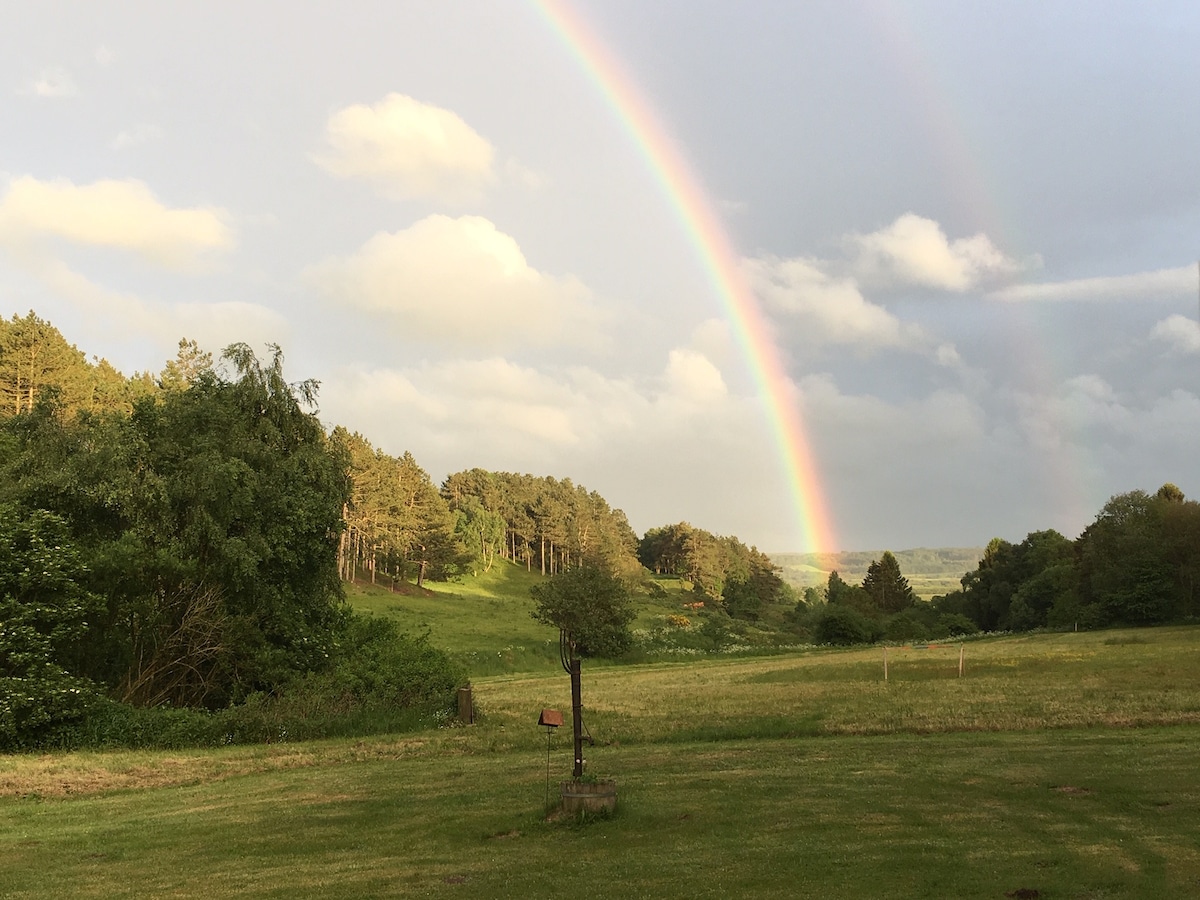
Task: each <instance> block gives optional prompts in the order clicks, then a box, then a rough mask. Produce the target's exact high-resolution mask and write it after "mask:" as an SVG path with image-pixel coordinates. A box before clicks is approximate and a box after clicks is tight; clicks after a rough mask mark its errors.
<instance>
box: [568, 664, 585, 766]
mask: <svg viewBox="0 0 1200 900" xmlns="http://www.w3.org/2000/svg"><path fill="white" fill-rule="evenodd" d="M571 727H572V729H574V731H575V772H574V776H575V777H576V778H580V777H582V776H583V689H582V688H581V687H580V684H579V660H578V659H573V660H571Z"/></svg>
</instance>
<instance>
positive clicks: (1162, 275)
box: [988, 266, 1196, 302]
mask: <svg viewBox="0 0 1200 900" xmlns="http://www.w3.org/2000/svg"><path fill="white" fill-rule="evenodd" d="M1195 292H1196V268H1195V267H1194V266H1181V267H1179V268H1177V269H1158V270H1156V271H1152V272H1137V273H1135V274H1133V275H1114V276H1109V277H1103V278H1077V279H1074V280H1071V281H1049V282H1043V283H1041V284H1018V285H1013V286H1011V287H1006V288H1002V289H1000V290H998V291H993V292H991V293H990V294H988V296H989V297H990V298H991V299H993V300H1004V301H1009V302H1016V301H1047V302H1049V301H1066V300H1151V299H1161V298H1165V297H1178V296H1187V295H1194V294H1195Z"/></svg>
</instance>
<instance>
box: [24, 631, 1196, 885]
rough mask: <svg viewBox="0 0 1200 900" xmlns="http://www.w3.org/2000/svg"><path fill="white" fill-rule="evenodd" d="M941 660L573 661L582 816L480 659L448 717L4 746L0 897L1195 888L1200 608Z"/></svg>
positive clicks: (553, 681)
mask: <svg viewBox="0 0 1200 900" xmlns="http://www.w3.org/2000/svg"><path fill="white" fill-rule="evenodd" d="M957 662H958V648H957V646H949V645H948V646H945V647H931V648H928V649H920V650H919V649H907V650H906V649H901V648H893V649H892V650H890V651H889V680H888V682H887V683H886V684H885V683H884V682H883V680H882V650H878V649H871V650H854V651H838V652H831V651H824V652H806V653H798V654H790V655H786V656H776V657H764V658H754V659H718V660H705V661H700V662H693V663H688V664H679V663H676V664H665V663H657V664H653V665H646V666H610V667H597V666H591V665H589V664H587V663H585V668H584V682H583V697H584V704H585V718H586V721H587V724H588V727H589V729H590V731H591V733H592V734H593V735H594V736H595V738H596V745H595V746H594V747H586V748H585V756H586V757H587V760H588V770H589V771H590V772H593V773H595V774H598V775H610V776H613V777H615V778H616V779H617V780H618V783H619V786H620V787H619V790H620V807H619V809H618V811H617V814H616V815H615V816H613V817H611V818H608V819H601V820H598V821H594V822H591V823H589V824H586V825H579V824H575V823H571V822H563V821H559V822H553V821H547V820H546V819H545V817H544V815H543V813H544V805H543V804H544V800H545V790H546V737H545V735H544V734H543V733H542V732H541V731H540V730H539V729H538V728H537V727H536V725H535V724H534V723H535V722H536V718H537V713H538V710H539V709H541V708H542V707H543V706H553V707H557V708H560V709H564V710H569V686H568V683H567V678H566V677H565V676H564V675H562V674H561V673H554V672H546V673H526V674H520V675H518V674H507V675H497V676H491V677H481V678H478V679H477V680H476V682H475V690H476V695H477V699H478V702H479V704H480V706H481V708H482V710H483V713H484V715H483V718H482V720H481V721H480V722H479V724H477V725H475V726H472V727H469V728H461V727H460V728H441V729H435V730H431V731H428V732H423V733H420V734H415V735H406V736H403V737H378V738H370V739H357V740H354V739H338V740H329V741H314V742H308V743H300V744H280V745H272V746H266V747H240V748H229V749H223V750H208V751H196V752H179V751H175V752H171V753H165V752H156V753H134V752H124V753H112V754H101V753H75V754H58V755H45V756H15V757H7V758H3V759H0V895H3V896H12V897H62V896H72V897H142V896H173V897H192V896H210V897H211V896H227V895H228V896H245V897H296V896H328V897H376V896H433V897H441V896H447V897H449V896H459V897H526V896H532V897H549V896H562V895H570V894H584V893H586V894H596V893H603V894H611V895H615V896H623V897H624V896H631V897H636V896H646V897H729V896H820V897H835V898H836V897H896V898H908V897H956V898H957V897H961V898H975V897H979V898H985V897H986V898H999V897H1004V896H1005V895H1006V894H1011V893H1012V892H1015V891H1017V890H1019V889H1022V888H1024V889H1029V890H1036V891H1038V895H1039V897H1040V898H1080V900H1082V898H1142V897H1145V898H1160V897H1161V898H1175V897H1180V898H1182V897H1191V896H1197V895H1200V845H1198V844H1197V841H1196V835H1197V834H1200V766H1197V765H1196V749H1195V748H1196V747H1197V746H1198V744H1200V677H1198V676H1200V628H1164V629H1152V630H1150V629H1148V630H1139V631H1119V632H1118V631H1114V632H1096V633H1079V634H1059V635H1031V636H1027V637H1020V638H1014V637H1009V638H1003V639H990V640H984V641H977V642H972V643H968V644H966V674H965V677H963V678H961V679H960V678H958V677H957ZM568 721H569V717H568ZM566 730H567V729H563V731H566ZM570 765H571V760H570V749H569V736H568V735H567V734H560V735H556V736H555V738H554V744H553V749H552V752H551V767H552V773H553V777H554V778H559V777H563V776H565V775H566V774H567V773H568V772H569V769H570Z"/></svg>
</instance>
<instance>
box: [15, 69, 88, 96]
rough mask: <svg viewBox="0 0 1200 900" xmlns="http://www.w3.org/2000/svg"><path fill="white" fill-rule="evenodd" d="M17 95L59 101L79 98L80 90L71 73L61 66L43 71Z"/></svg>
mask: <svg viewBox="0 0 1200 900" xmlns="http://www.w3.org/2000/svg"><path fill="white" fill-rule="evenodd" d="M17 93H20V94H25V95H27V96H33V97H49V98H52V99H59V98H63V97H75V96H78V94H79V88H78V86H76V84H75V79H74V78H72V77H71V73H70V72H68V71H67V70H66V69H63V68H61V67H59V66H51V67H50V68H46V69H42V71H41V72H39V73H38V74H37V76H36V77H34V78H31V79H29V81H28V82H27V83H26V84H25V85H24V87H22V88H21V89H20V90H19V91H18V92H17Z"/></svg>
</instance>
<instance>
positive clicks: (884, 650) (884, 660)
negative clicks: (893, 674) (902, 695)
mask: <svg viewBox="0 0 1200 900" xmlns="http://www.w3.org/2000/svg"><path fill="white" fill-rule="evenodd" d="M883 680H884V681H887V647H886V646H885V647H884V648H883Z"/></svg>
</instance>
